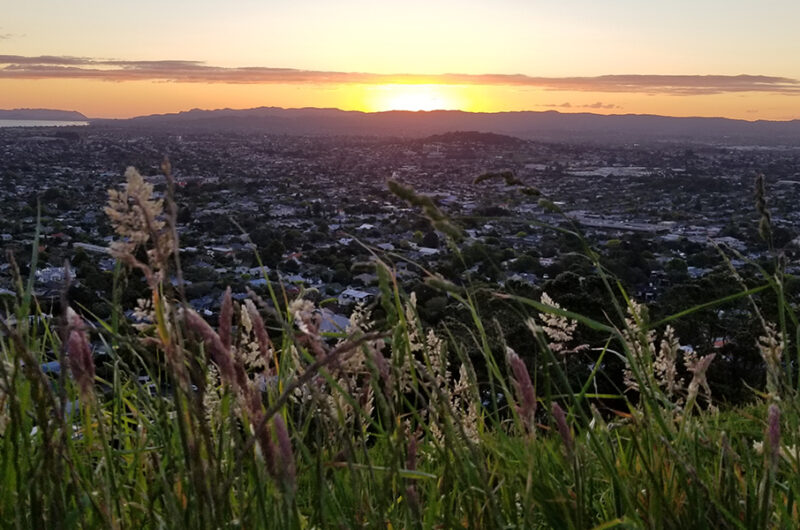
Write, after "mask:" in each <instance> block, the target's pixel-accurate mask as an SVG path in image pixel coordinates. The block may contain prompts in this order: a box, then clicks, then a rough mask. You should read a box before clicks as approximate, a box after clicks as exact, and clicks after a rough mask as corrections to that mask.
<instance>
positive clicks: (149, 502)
mask: <svg viewBox="0 0 800 530" xmlns="http://www.w3.org/2000/svg"><path fill="white" fill-rule="evenodd" d="M163 169H164V172H165V174H166V175H167V176H168V177H169V175H170V169H169V166H168V164H165V166H164V167H163ZM168 180H169V179H168ZM170 182H171V181H170ZM169 188H170V189H169V192H168V194H167V198H166V200H164V201H161V200H156V199H154V198H153V197H152V187H151V186H150V185H148V184H147V183H145V182H144V181H143V179H142V178H141V177H140V176H139V175H138V173H136V171H135V170H129V172H128V173H127V187H126V188H125V189H124V191H112V192H110V200H109V204H108V206H107V207H106V213H107V214H108V215H109V217H110V219H111V221H112V223H113V224H114V227H115V230H116V232H117V236H118V237H117V240H116V241H115V242H114V244H113V245H112V252H113V253H114V255H115V256H116V258H117V259H118V261H119V264H120V265H119V267H118V269H117V273H116V275H115V280H114V291H113V294H112V301H113V302H114V303H115V305H114V307H113V312H112V317H111V318H110V319H108V320H99V319H96V318H94V317H93V316H92V315H91V314H89V313H88V312H87V311H86V310H85V308H81V307H73V305H74V304H70V301H69V300H67V299H66V295H65V299H64V300H62V304H61V306H62V308H63V314H62V315H60V316H59V317H58V318H56V319H54V321H49V320H47V319H44V318H37V317H42V316H43V312H42V311H41V309H40V308H39V306H38V304H37V300H36V299H35V297H33V296H32V295H31V292H32V281H30V280H28V279H27V278H22V277H18V282H17V284H18V293H17V295H16V297H14V298H13V299H12V300H11V301H10V305H9V307H8V308H7V312H8V313H9V315H13V317H10V318H8V319H6V320H5V321H4V322H3V323H2V324H0V330H1V331H2V336H1V337H0V358H1V360H2V363H0V521H2V525H3V526H8V527H14V528H51V527H60V526H64V527H81V528H94V527H103V528H104V527H112V528H162V527H163V528H173V527H174V528H205V527H209V528H239V527H241V528H359V527H364V528H462V527H463V528H680V527H682V528H747V529H750V528H773V527H775V528H796V527H798V526H800V515H799V514H798V508H797V504H796V499H797V495H798V493H800V473H799V471H800V453H798V449H797V447H798V438H800V424H799V422H800V408H799V407H798V399H797V392H798V371H797V369H796V367H797V366H798V362H797V361H798V359H800V350H799V349H798V341H797V340H796V337H797V335H798V333H800V327H798V321H797V318H796V315H795V311H794V308H793V307H791V306H790V304H789V303H788V302H787V301H786V299H785V297H784V295H783V290H782V285H783V281H784V280H783V276H782V274H781V272H780V267H777V270H778V272H777V273H774V274H771V273H767V272H766V271H764V277H763V282H762V284H761V285H759V286H756V287H744V286H743V287H742V288H741V291H740V292H739V293H738V294H735V295H733V296H731V297H728V299H724V300H719V301H717V302H713V303H711V304H706V305H704V306H703V307H702V308H700V307H688V308H686V310H685V311H683V312H681V313H679V314H676V315H673V316H671V317H667V318H665V319H662V320H660V321H659V322H651V321H650V320H649V318H648V311H647V309H646V308H645V307H644V306H641V305H639V304H637V303H636V302H635V301H634V300H631V299H630V298H629V297H628V296H627V294H626V293H625V292H624V291H622V290H621V288H620V287H619V286H618V284H617V283H616V282H615V281H614V279H613V277H610V276H608V275H607V274H605V273H604V272H603V270H602V267H600V266H599V263H598V264H597V265H598V270H600V271H601V276H602V279H603V282H604V285H605V287H606V289H607V291H608V298H607V307H606V308H605V312H606V314H607V315H608V318H607V320H606V321H599V320H594V319H590V318H587V317H585V316H582V315H579V314H575V313H573V312H571V311H569V310H568V309H567V308H562V307H561V306H559V305H558V304H557V303H556V302H555V301H553V300H551V299H550V298H549V297H547V296H546V295H544V296H542V297H541V298H540V299H529V298H524V297H519V296H515V295H512V294H509V293H504V292H499V291H490V292H488V293H487V292H485V288H481V289H483V291H482V292H481V293H478V292H476V290H475V289H473V288H471V287H470V286H469V285H454V284H452V283H450V282H449V281H448V279H446V278H441V277H436V276H433V275H431V276H430V277H429V278H428V280H427V283H428V285H429V286H430V287H432V288H435V289H438V290H440V291H441V293H442V295H443V296H447V297H448V299H449V300H451V301H454V302H455V303H457V304H459V305H460V306H461V307H462V308H463V309H464V310H465V311H467V312H468V313H469V314H470V315H471V322H470V324H469V326H467V327H465V328H457V329H456V328H447V327H439V328H437V329H426V328H425V326H424V325H423V324H422V322H421V320H420V318H419V316H418V312H417V307H416V300H415V297H414V296H406V295H405V294H404V292H403V291H402V290H401V288H400V287H399V285H398V283H397V281H396V276H395V271H394V269H393V267H392V264H391V262H389V261H388V260H387V259H384V258H381V257H379V256H375V260H374V262H373V267H374V269H375V271H376V273H377V274H378V277H379V280H380V287H381V296H380V298H379V300H378V302H377V303H376V304H375V305H374V307H362V308H359V309H358V310H356V311H355V312H354V314H353V315H352V317H351V319H350V324H349V325H348V326H347V328H346V329H342V330H341V331H340V332H337V333H322V332H321V331H320V324H321V322H320V314H319V312H318V311H317V309H318V308H317V306H316V305H315V304H314V303H313V302H311V301H309V300H307V299H305V298H304V297H303V296H302V293H301V296H300V297H298V298H297V299H294V300H289V299H288V298H287V297H286V295H285V293H283V292H280V291H278V292H275V291H272V290H271V291H270V295H271V296H270V298H271V299H269V300H263V299H261V298H260V297H258V296H257V295H255V293H251V295H250V296H249V297H248V298H245V299H242V300H234V299H233V298H232V296H231V293H230V290H229V291H228V292H226V294H225V296H224V297H223V298H222V299H221V300H220V309H219V318H218V319H217V320H218V321H217V322H207V321H206V320H205V319H204V318H203V317H202V316H200V315H198V314H197V313H195V312H194V311H193V310H192V309H191V308H190V307H189V306H188V305H187V304H186V302H185V296H184V295H183V294H182V291H183V285H182V283H181V273H180V270H181V269H180V256H179V253H178V252H176V250H177V249H178V247H179V241H178V234H177V229H176V226H175V225H176V222H175V219H176V217H177V213H176V211H175V203H174V201H173V198H172V189H171V188H172V187H171V185H170V186H169ZM393 191H394V192H395V193H397V194H398V195H399V196H401V197H402V198H404V199H406V200H407V201H409V202H410V203H411V204H414V205H416V206H418V207H419V208H420V209H422V211H423V212H424V214H425V215H427V216H428V217H429V218H430V220H431V221H432V223H433V224H434V225H435V226H436V227H437V229H439V231H440V232H441V233H442V234H445V235H448V236H449V237H458V233H459V229H458V227H457V226H455V225H453V224H452V223H451V221H450V220H448V219H447V218H445V217H444V216H443V215H442V214H441V212H439V211H438V209H436V207H435V205H433V204H432V203H430V202H426V200H425V197H422V196H417V195H416V194H415V193H414V192H413V190H410V189H406V188H403V187H402V186H399V185H397V184H395V185H393ZM762 206H763V205H762ZM764 209H765V207H764ZM763 217H764V221H763V226H762V231H764V232H765V233H766V232H768V230H769V216H768V213H767V212H766V211H764V212H763ZM37 247H38V245H36V244H34V251H33V256H32V266H31V272H30V277H31V278H32V277H33V275H34V271H35V268H36V248H37ZM586 257H587V258H588V259H590V260H596V256H594V255H593V254H592V253H591V251H590V249H588V248H587V249H586ZM776 259H777V258H776ZM126 275H137V276H142V277H144V279H145V281H146V283H147V285H148V290H149V293H150V296H149V297H148V298H147V299H142V300H139V303H138V306H137V307H135V308H134V307H123V306H122V305H121V303H120V302H119V301H120V300H121V299H122V292H121V290H122V285H123V280H124V278H125V276H126ZM173 276H174V277H176V278H177V281H176V282H170V281H168V280H169V278H171V277H173ZM173 283H174V284H175V285H174V286H173ZM267 285H270V284H269V283H268V284H267ZM65 292H66V290H65ZM756 293H759V294H760V295H761V297H762V298H763V297H764V296H766V295H769V297H770V299H771V303H775V304H776V305H777V307H778V311H777V315H778V318H777V319H776V321H775V322H769V321H767V320H766V318H765V317H763V316H762V313H761V311H760V308H759V306H758V305H756V304H755V303H754V304H753V305H752V317H753V319H757V320H759V321H760V323H761V325H762V328H763V336H762V337H761V339H760V341H759V344H758V345H757V347H758V348H759V351H760V353H761V356H762V360H763V363H764V365H765V369H766V373H767V379H766V384H765V386H764V388H761V389H752V402H751V404H750V405H748V406H746V407H743V408H736V409H730V408H726V407H724V406H722V405H720V404H718V403H716V402H715V401H714V395H713V388H711V387H710V386H709V385H708V383H707V380H706V373H707V370H708V368H709V366H710V365H711V364H712V363H713V362H714V354H710V355H706V356H703V357H698V356H697V355H695V354H694V353H692V352H690V351H688V350H685V349H682V348H681V345H680V339H679V337H677V336H676V335H675V332H674V330H673V329H672V327H671V323H673V322H674V321H675V320H676V319H678V318H681V319H687V318H688V319H691V316H692V313H694V312H696V311H698V310H700V309H707V308H708V307H713V306H715V305H717V304H722V303H724V302H726V301H729V300H730V299H734V298H743V299H747V298H750V297H752V296H753V295H754V294H756ZM479 295H480V296H479ZM487 295H488V296H490V297H491V298H492V299H496V300H503V301H506V302H507V303H509V304H512V305H513V306H514V307H518V308H521V309H525V310H526V311H527V315H528V316H526V317H524V319H523V321H522V322H521V325H522V326H523V327H524V328H526V330H525V333H526V334H527V335H526V336H527V337H528V341H529V342H530V344H531V345H532V348H533V349H535V351H536V352H537V355H536V356H535V357H531V358H528V357H525V358H522V357H520V355H518V353H517V352H515V351H514V350H512V349H511V348H510V347H508V346H507V344H505V343H504V341H503V340H497V338H496V334H492V333H490V331H491V329H492V328H494V327H495V322H494V321H493V318H494V317H493V315H492V313H491V312H487V311H486V309H485V308H484V307H483V306H481V305H480V304H478V302H477V300H478V299H479V298H485V296H487ZM128 310H134V316H133V317H131V318H128V317H126V316H125V311H128ZM520 314H521V315H522V314H523V313H522V312H520ZM521 318H523V317H521ZM580 329H588V330H591V331H592V334H591V336H592V337H600V340H598V341H597V343H592V344H579V343H576V342H578V341H576V339H575V337H577V336H578V334H577V333H576V331H577V330H580ZM581 351H591V352H592V353H593V355H594V357H593V358H594V362H593V363H592V364H591V365H590V366H589V367H588V370H587V372H586V373H587V375H586V376H585V377H581V378H580V379H579V380H576V377H575V375H574V373H571V372H570V370H569V369H568V368H567V367H568V366H569V365H570V358H571V356H574V355H576V354H577V353H578V352H581ZM100 352H102V355H100V354H99V353H100ZM476 352H477V354H476ZM54 361H57V363H58V364H55V363H54ZM62 367H63V369H60V368H62ZM617 369H621V370H622V373H621V374H611V373H609V372H610V371H611V370H617ZM607 380H622V381H623V384H622V385H621V386H620V387H619V388H618V389H617V391H615V392H599V391H598V390H597V389H598V388H600V387H602V388H606V387H607V385H606V384H600V383H601V382H605V381H607Z"/></svg>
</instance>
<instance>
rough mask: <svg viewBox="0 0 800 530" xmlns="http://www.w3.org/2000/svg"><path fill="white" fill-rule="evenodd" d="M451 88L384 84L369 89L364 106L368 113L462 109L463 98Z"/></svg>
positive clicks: (430, 85)
mask: <svg viewBox="0 0 800 530" xmlns="http://www.w3.org/2000/svg"><path fill="white" fill-rule="evenodd" d="M453 88H454V87H453V86H447V85H434V84H386V85H376V86H374V87H370V90H369V95H368V96H367V98H366V99H367V101H365V106H366V107H367V110H370V111H377V112H381V111H389V110H410V111H431V110H453V109H463V108H464V106H465V105H464V103H465V101H463V99H464V98H463V97H460V96H459V95H458V94H456V93H455V90H453Z"/></svg>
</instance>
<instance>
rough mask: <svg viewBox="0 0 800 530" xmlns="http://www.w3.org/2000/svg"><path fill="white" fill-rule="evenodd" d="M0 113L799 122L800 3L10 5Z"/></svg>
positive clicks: (297, 0)
mask: <svg viewBox="0 0 800 530" xmlns="http://www.w3.org/2000/svg"><path fill="white" fill-rule="evenodd" d="M0 13H2V16H0V108H58V109H68V110H77V111H80V112H82V113H84V114H85V115H87V116H89V117H129V116H137V115H142V114H153V113H164V112H177V111H181V110H189V109H191V108H205V109H214V108H250V107H258V106H277V107H336V108H341V109H345V110H359V111H383V110H393V109H404V110H433V109H461V110H467V111H474V112H498V111H521V110H535V111H543V110H558V111H561V112H595V113H603V114H630V113H634V114H663V115H672V116H723V117H730V118H741V119H747V120H756V119H773V120H789V119H800V61H798V60H797V58H798V57H800V38H798V37H797V28H796V26H797V23H798V21H800V2H798V1H797V0H761V1H757V2H755V1H745V0H742V1H738V0H727V1H722V0H694V1H690V0H671V1H670V2H642V1H641V0H606V1H602V2H601V1H591V0H560V1H558V2H556V1H552V0H551V1H540V0H460V1H457V2H455V1H448V0H440V1H437V0H426V1H418V0H405V1H402V2H394V1H388V0H381V1H375V0H372V1H362V0H328V1H322V0H291V1H288V0H280V1H279V0H229V1H227V2H222V1H211V0H170V1H164V0H160V1H155V0H137V1H136V2H115V1H108V0H104V1H99V0H74V1H66V0H26V1H25V2H21V1H18V0H0Z"/></svg>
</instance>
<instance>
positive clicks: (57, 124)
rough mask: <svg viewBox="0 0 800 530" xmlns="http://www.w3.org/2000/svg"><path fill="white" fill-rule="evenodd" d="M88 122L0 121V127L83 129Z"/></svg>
mask: <svg viewBox="0 0 800 530" xmlns="http://www.w3.org/2000/svg"><path fill="white" fill-rule="evenodd" d="M86 125H89V122H88V121H56V120H0V127H84V126H86Z"/></svg>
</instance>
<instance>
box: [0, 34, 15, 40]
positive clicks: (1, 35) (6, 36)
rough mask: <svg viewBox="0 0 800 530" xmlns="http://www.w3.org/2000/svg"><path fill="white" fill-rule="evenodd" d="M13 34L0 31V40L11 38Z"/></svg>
mask: <svg viewBox="0 0 800 530" xmlns="http://www.w3.org/2000/svg"><path fill="white" fill-rule="evenodd" d="M13 36H14V34H13V33H0V40H6V39H10V38H11V37H13Z"/></svg>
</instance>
